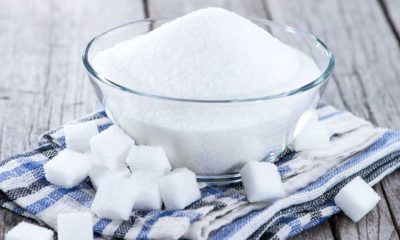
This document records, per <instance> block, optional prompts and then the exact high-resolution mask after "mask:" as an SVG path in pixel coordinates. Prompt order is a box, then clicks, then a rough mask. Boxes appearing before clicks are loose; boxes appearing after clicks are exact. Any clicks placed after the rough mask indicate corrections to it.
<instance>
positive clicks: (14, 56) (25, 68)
mask: <svg viewBox="0 0 400 240" xmlns="http://www.w3.org/2000/svg"><path fill="white" fill-rule="evenodd" d="M116 13H117V14H116ZM143 16H144V13H143V5H142V1H139V0H137V1H131V0H117V1H107V0H103V1H98V0H71V1H67V2H66V1H39V0H3V1H0V36H1V37H0V46H1V47H0V54H1V56H2V58H1V64H0V72H1V74H2V77H1V79H0V83H1V84H0V158H1V159H4V158H5V157H6V156H10V155H12V154H14V153H17V152H22V151H26V150H29V149H31V148H32V147H33V146H35V145H36V143H37V137H38V136H39V134H41V133H43V132H44V131H46V130H48V129H50V128H53V127H55V126H58V125H60V124H61V123H63V122H66V121H69V120H72V119H74V118H76V117H78V116H81V115H83V114H87V113H89V112H91V111H94V110H95V109H96V108H97V107H98V106H99V103H98V101H97V99H96V97H95V94H94V92H93V91H92V89H91V86H90V84H89V81H88V79H87V77H86V74H85V71H84V69H83V65H82V61H81V54H82V51H83V48H84V46H85V44H86V43H87V42H88V40H89V39H90V38H91V37H93V36H94V35H95V34H98V33H100V32H102V31H104V30H107V29H108V28H111V27H113V26H115V25H117V24H121V23H124V22H127V21H129V20H132V19H138V18H143ZM21 220H22V218H21V217H19V216H17V215H15V214H12V213H10V212H9V211H6V210H0V221H1V222H2V224H3V226H4V228H1V231H0V239H3V238H4V235H3V233H4V232H7V231H8V230H9V229H10V228H11V227H13V226H14V225H16V223H18V222H19V221H21Z"/></svg>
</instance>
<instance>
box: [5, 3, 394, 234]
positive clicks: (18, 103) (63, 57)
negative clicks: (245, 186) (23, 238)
mask: <svg viewBox="0 0 400 240" xmlns="http://www.w3.org/2000/svg"><path fill="white" fill-rule="evenodd" d="M22 6H23V7H22ZM207 6H219V7H224V8H227V9H229V10H232V11H235V12H237V13H239V14H242V15H245V16H255V17H267V18H270V19H273V20H276V21H279V22H283V23H287V24H289V25H292V26H295V27H299V28H301V29H305V30H308V31H310V32H312V33H314V34H315V35H317V36H319V37H320V38H321V39H323V40H324V41H325V42H326V43H327V44H328V45H329V46H330V47H331V48H332V50H333V51H334V53H335V56H336V58H337V67H336V70H335V73H334V76H333V78H332V81H331V83H330V85H329V87H328V88H327V91H326V95H325V98H326V99H327V101H328V102H329V103H331V104H333V105H335V106H337V107H340V108H343V109H348V110H350V111H352V112H354V113H356V114H358V115H360V116H362V117H364V118H367V119H369V120H370V121H372V122H374V123H376V124H377V125H380V126H383V127H390V128H396V129H400V105H399V103H398V99H400V64H399V63H400V48H399V46H400V38H399V36H400V2H399V1H398V0H379V1H378V0H354V1H345V0H341V1H330V0H321V1H317V0H314V1H310V0H289V1H280V0H246V1H244V0H191V1H188V0H169V1H162V0H143V1H140V0H118V1H107V0H102V1H98V0H89V1H88V0H73V1H63V2H61V1H43V0H42V1H38V0H2V1H0V54H1V56H2V59H1V60H0V72H1V74H2V78H0V158H4V157H6V156H10V155H11V154H13V153H16V152H21V151H24V150H28V149H30V148H31V147H32V146H34V145H35V144H36V139H37V137H38V135H39V134H40V133H42V132H43V131H45V130H47V129H49V128H52V127H55V126H57V125H59V124H61V123H62V122H65V121H68V120H71V119H74V118H76V117H78V116H80V115H82V114H85V113H88V112H90V111H93V110H95V109H96V107H98V103H97V100H96V97H95V95H94V93H93V91H92V89H91V86H90V84H89V82H88V81H87V79H86V76H85V73H84V70H83V67H82V64H81V57H80V55H81V51H82V49H83V47H84V44H85V43H86V42H87V41H88V40H89V38H90V37H91V36H93V35H94V34H95V33H98V32H101V31H102V30H105V29H107V28H109V27H111V26H114V25H117V24H119V23H123V22H126V21H128V20H132V19H138V18H143V17H145V16H150V17H157V16H171V15H179V14H183V13H186V12H189V11H192V10H194V9H197V8H202V7H207ZM375 189H376V190H377V192H378V193H379V195H380V196H381V197H382V199H383V201H381V202H380V203H379V205H378V207H377V208H376V209H375V210H374V211H373V212H371V213H370V214H369V215H368V216H367V217H366V218H364V219H363V220H361V221H360V222H359V223H357V224H354V223H352V222H351V221H349V220H348V219H347V218H346V217H344V216H343V214H339V215H337V216H335V217H333V218H332V219H330V220H329V221H327V222H325V223H324V224H321V225H319V226H318V227H316V228H313V229H311V230H309V231H307V232H305V233H303V234H300V235H299V236H297V237H296V239H367V238H368V239H378V238H379V239H398V238H399V235H400V230H399V229H400V200H399V196H400V173H399V172H398V171H397V172H396V173H394V174H392V175H391V176H389V177H387V178H385V179H384V180H383V181H382V182H381V183H380V184H378V185H377V186H376V187H375ZM22 219H23V218H22V217H19V216H17V215H15V214H13V213H10V212H9V211H7V210H0V239H2V237H3V234H4V232H6V231H8V230H9V229H10V228H11V227H12V226H14V225H16V223H18V222H19V221H21V220H22Z"/></svg>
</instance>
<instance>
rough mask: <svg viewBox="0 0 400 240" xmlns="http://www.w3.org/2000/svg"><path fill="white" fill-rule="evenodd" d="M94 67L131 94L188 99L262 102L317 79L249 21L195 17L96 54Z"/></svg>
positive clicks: (206, 13) (217, 13) (308, 64)
mask: <svg viewBox="0 0 400 240" xmlns="http://www.w3.org/2000/svg"><path fill="white" fill-rule="evenodd" d="M94 65H95V66H96V68H97V69H98V70H99V72H100V73H101V74H102V75H104V76H106V77H107V78H108V79H111V80H113V81H116V82H117V83H120V84H122V85H124V86H127V87H130V88H132V89H135V90H138V91H142V92H146V93H152V94H157V95H163V96H170V97H177V98H189V99H208V100H210V99H232V98H245V97H259V96H266V95H270V94H272V93H279V92H283V91H287V90H292V89H294V88H296V87H300V86H302V85H304V84H305V83H307V82H309V81H310V80H313V79H315V78H316V77H318V75H319V70H318V68H317V67H316V66H315V65H314V64H313V62H312V60H311V59H309V58H308V57H307V56H306V55H304V54H302V53H301V52H299V51H297V50H295V49H293V48H291V47H289V46H287V45H285V44H283V43H281V42H280V41H278V40H277V39H276V38H275V37H273V36H272V35H271V34H269V33H268V32H267V31H266V30H264V29H262V28H261V27H259V26H257V25H255V24H253V23H252V22H250V21H249V20H247V19H245V18H243V17H241V16H238V15H236V14H234V13H232V12H229V11H227V10H224V9H220V8H207V9H202V10H198V11H195V12H193V13H190V14H188V15H186V16H184V17H181V18H178V19H176V20H174V21H171V22H169V23H166V24H164V25H163V26H161V27H159V28H157V29H155V30H154V31H151V32H150V33H148V34H145V35H141V36H138V37H136V38H133V39H131V40H128V41H125V42H121V43H119V44H117V45H116V46H115V47H113V48H110V49H107V50H105V51H102V52H100V53H99V54H97V56H96V57H95V59H94Z"/></svg>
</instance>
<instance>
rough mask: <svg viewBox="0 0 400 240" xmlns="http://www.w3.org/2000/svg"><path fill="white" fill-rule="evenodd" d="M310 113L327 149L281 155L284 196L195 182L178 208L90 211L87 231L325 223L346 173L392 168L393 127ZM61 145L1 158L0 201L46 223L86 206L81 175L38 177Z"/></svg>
mask: <svg viewBox="0 0 400 240" xmlns="http://www.w3.org/2000/svg"><path fill="white" fill-rule="evenodd" d="M318 113H319V117H320V120H321V121H324V122H326V124H327V126H328V127H330V129H331V130H332V131H333V133H334V134H335V135H334V137H333V139H332V142H331V144H332V148H331V150H330V152H328V153H326V152H318V151H310V152H303V153H294V152H290V153H287V154H286V155H285V156H284V157H283V158H282V160H280V161H279V162H278V163H277V165H278V168H279V171H280V173H281V176H282V178H283V179H284V185H285V188H286V190H287V192H288V196H287V197H285V198H283V199H281V200H279V201H277V202H275V203H274V204H272V205H266V204H262V203H258V204H251V203H248V202H247V201H246V196H245V194H244V191H243V187H242V185H241V184H240V183H237V184H230V185H225V186H212V185H203V186H202V188H201V193H202V197H201V199H200V200H198V201H196V202H194V203H193V204H191V205H190V206H188V207H187V208H186V209H184V210H179V211H133V212H132V215H131V217H130V219H129V220H128V221H114V220H110V219H99V218H96V217H95V218H94V219H95V224H94V227H93V229H94V232H95V233H96V235H97V236H102V237H119V238H128V239H134V238H138V239H148V238H180V237H186V238H197V239H204V238H209V239H226V238H232V239H244V238H252V239H253V238H254V239H258V238H260V237H261V236H262V235H263V236H267V237H269V238H273V239H286V238H288V237H291V236H294V235H296V234H298V233H300V232H302V231H304V230H305V229H308V228H311V227H313V226H315V225H317V224H319V223H321V222H323V221H325V220H326V219H327V218H329V217H330V216H332V215H333V214H336V213H338V212H339V211H340V209H339V208H338V207H337V206H336V205H335V204H334V202H333V201H332V199H333V197H334V196H335V194H336V193H337V192H338V191H339V190H340V189H341V188H342V187H343V186H344V185H345V184H346V183H347V182H349V181H350V180H351V179H353V178H354V177H356V176H361V177H362V178H363V179H364V180H365V181H367V182H368V183H369V184H370V185H373V184H375V183H377V182H378V181H380V180H381V179H382V178H383V177H385V176H386V175H388V174H390V173H391V172H393V171H395V170H396V169H397V168H398V167H399V166H400V157H399V156H400V133H399V132H396V131H391V130H384V129H376V128H374V127H372V126H371V124H369V123H368V122H366V121H364V120H361V119H359V118H356V117H354V116H353V115H351V114H350V113H348V112H342V111H338V110H336V109H334V108H332V107H330V106H325V107H322V108H320V109H319V110H318ZM81 121H95V122H96V123H97V125H98V129H99V131H102V130H104V129H106V128H108V127H109V126H111V125H112V123H111V121H110V120H109V119H108V118H107V116H106V114H105V113H104V112H103V111H100V112H97V113H94V114H91V115H89V116H87V117H85V118H82V119H80V120H77V121H76V122H81ZM63 148H65V138H64V136H63V128H62V127H61V128H58V129H55V130H52V131H50V132H47V133H45V134H44V135H42V136H41V139H40V143H39V146H38V147H37V148H36V149H35V150H33V151H30V152H26V153H21V154H17V155H15V156H13V157H11V158H8V159H5V160H3V161H1V162H0V166H1V167H0V190H1V191H0V204H1V206H2V207H3V208H7V209H10V210H11V211H13V212H15V213H18V214H21V215H24V216H27V217H30V218H34V219H36V220H38V221H40V222H43V223H45V224H47V225H48V226H50V227H52V228H55V227H56V218H57V214H58V213H60V212H71V211H89V212H92V211H91V210H90V205H91V202H92V200H93V197H94V194H95V191H94V189H93V187H92V185H91V183H90V180H89V179H86V180H85V181H83V182H82V183H80V184H79V185H78V186H76V187H74V188H72V189H63V188H60V187H58V186H55V185H52V184H50V183H49V182H47V181H46V179H45V177H44V170H43V164H45V163H46V162H47V161H49V160H51V158H52V157H54V156H55V155H57V153H58V152H59V151H60V150H62V149H63ZM322 163H323V164H322Z"/></svg>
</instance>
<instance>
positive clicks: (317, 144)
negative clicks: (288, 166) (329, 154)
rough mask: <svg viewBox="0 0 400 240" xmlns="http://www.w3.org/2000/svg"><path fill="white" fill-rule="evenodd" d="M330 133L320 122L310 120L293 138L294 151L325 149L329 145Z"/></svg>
mask: <svg viewBox="0 0 400 240" xmlns="http://www.w3.org/2000/svg"><path fill="white" fill-rule="evenodd" d="M330 138H331V133H330V131H329V128H328V127H327V126H326V125H325V124H324V123H322V122H318V121H310V122H309V123H308V124H307V125H306V126H304V128H303V129H302V130H301V131H300V133H299V134H298V135H297V136H296V139H295V140H294V149H295V150H296V151H310V150H326V149H328V148H329V146H330Z"/></svg>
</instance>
